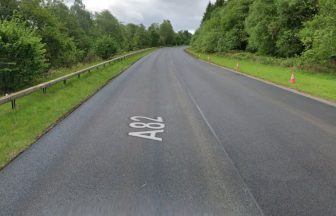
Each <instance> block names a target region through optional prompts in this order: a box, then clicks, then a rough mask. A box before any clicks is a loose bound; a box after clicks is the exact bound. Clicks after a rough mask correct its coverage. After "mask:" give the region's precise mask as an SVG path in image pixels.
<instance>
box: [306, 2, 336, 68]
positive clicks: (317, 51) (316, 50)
mask: <svg viewBox="0 0 336 216" xmlns="http://www.w3.org/2000/svg"><path fill="white" fill-rule="evenodd" d="M319 5H320V12H319V14H318V15H317V16H315V17H314V19H313V20H311V21H308V22H306V23H305V26H304V28H303V29H302V30H301V32H300V38H301V40H302V41H303V43H304V44H305V46H306V51H305V53H304V57H305V58H306V59H309V60H313V61H315V62H322V63H325V62H328V61H335V60H336V26H335V23H336V17H335V14H336V2H335V1H334V0H320V4H319Z"/></svg>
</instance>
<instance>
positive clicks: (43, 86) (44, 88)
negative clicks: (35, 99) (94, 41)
mask: <svg viewBox="0 0 336 216" xmlns="http://www.w3.org/2000/svg"><path fill="white" fill-rule="evenodd" d="M149 49H151V48H148V49H143V50H139V51H135V52H132V53H130V54H127V55H123V56H120V57H117V58H113V59H111V60H108V61H105V62H102V63H99V64H97V65H94V66H91V67H88V68H85V69H83V70H80V71H77V72H74V73H70V74H68V75H65V76H62V77H59V78H57V79H54V80H51V81H48V82H45V83H41V84H39V85H36V86H32V87H30V88H27V89H24V90H21V91H18V92H15V93H12V94H9V95H6V96H4V97H1V98H0V105H1V104H5V103H7V102H11V103H12V109H15V107H16V99H18V98H21V97H24V96H26V95H28V94H31V93H33V92H36V91H38V90H41V89H42V91H43V93H46V92H47V88H48V87H51V86H53V85H55V84H57V83H59V82H63V83H64V84H66V81H67V80H68V79H71V78H73V77H76V76H77V77H78V78H79V77H80V75H81V74H84V73H87V72H90V71H92V70H95V69H98V68H99V67H105V66H106V65H108V64H111V63H113V62H117V61H121V60H123V59H126V58H128V57H130V56H133V55H135V54H139V53H142V52H145V51H147V50H149Z"/></svg>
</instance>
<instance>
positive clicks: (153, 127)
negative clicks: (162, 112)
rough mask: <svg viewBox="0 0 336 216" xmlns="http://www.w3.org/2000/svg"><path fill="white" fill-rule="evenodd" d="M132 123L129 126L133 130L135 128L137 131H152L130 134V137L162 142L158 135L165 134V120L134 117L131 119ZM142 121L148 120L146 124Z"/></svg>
mask: <svg viewBox="0 0 336 216" xmlns="http://www.w3.org/2000/svg"><path fill="white" fill-rule="evenodd" d="M130 119H131V120H132V121H134V122H132V123H130V124H129V126H130V127H131V128H135V129H145V128H148V129H150V130H148V131H137V132H130V133H128V135H129V136H133V137H140V138H143V139H150V140H155V141H160V142H162V138H161V137H158V136H157V134H158V133H163V132H164V130H163V129H164V128H165V124H164V123H163V118H162V117H158V118H156V119H153V118H148V117H144V116H133V117H131V118H130ZM142 120H146V122H148V121H151V122H148V123H145V122H142Z"/></svg>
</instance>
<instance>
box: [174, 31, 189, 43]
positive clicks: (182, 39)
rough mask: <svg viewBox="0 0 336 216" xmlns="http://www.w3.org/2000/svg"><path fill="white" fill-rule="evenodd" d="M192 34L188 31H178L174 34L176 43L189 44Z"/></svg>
mask: <svg viewBox="0 0 336 216" xmlns="http://www.w3.org/2000/svg"><path fill="white" fill-rule="evenodd" d="M191 37H192V34H191V33H190V32H188V31H179V32H177V35H176V45H189V44H190V40H191Z"/></svg>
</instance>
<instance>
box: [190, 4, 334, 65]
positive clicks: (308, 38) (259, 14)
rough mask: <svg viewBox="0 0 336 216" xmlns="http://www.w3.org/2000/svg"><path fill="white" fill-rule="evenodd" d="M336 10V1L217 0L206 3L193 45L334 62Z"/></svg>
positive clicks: (209, 49) (193, 46) (211, 50)
mask: <svg viewBox="0 0 336 216" xmlns="http://www.w3.org/2000/svg"><path fill="white" fill-rule="evenodd" d="M335 14H336V1H335V0H217V1H216V2H215V3H211V2H210V3H209V4H208V6H207V9H206V11H205V13H204V16H203V20H202V23H201V26H200V28H199V29H198V30H197V31H196V32H195V35H194V36H193V38H192V41H191V46H192V48H193V49H195V50H196V51H201V52H229V51H232V50H235V51H248V52H253V53H257V54H260V55H265V56H273V57H281V58H292V57H299V58H300V59H302V60H308V61H310V62H315V63H326V62H329V63H332V62H335V60H336V25H335V23H336V16H335Z"/></svg>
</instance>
